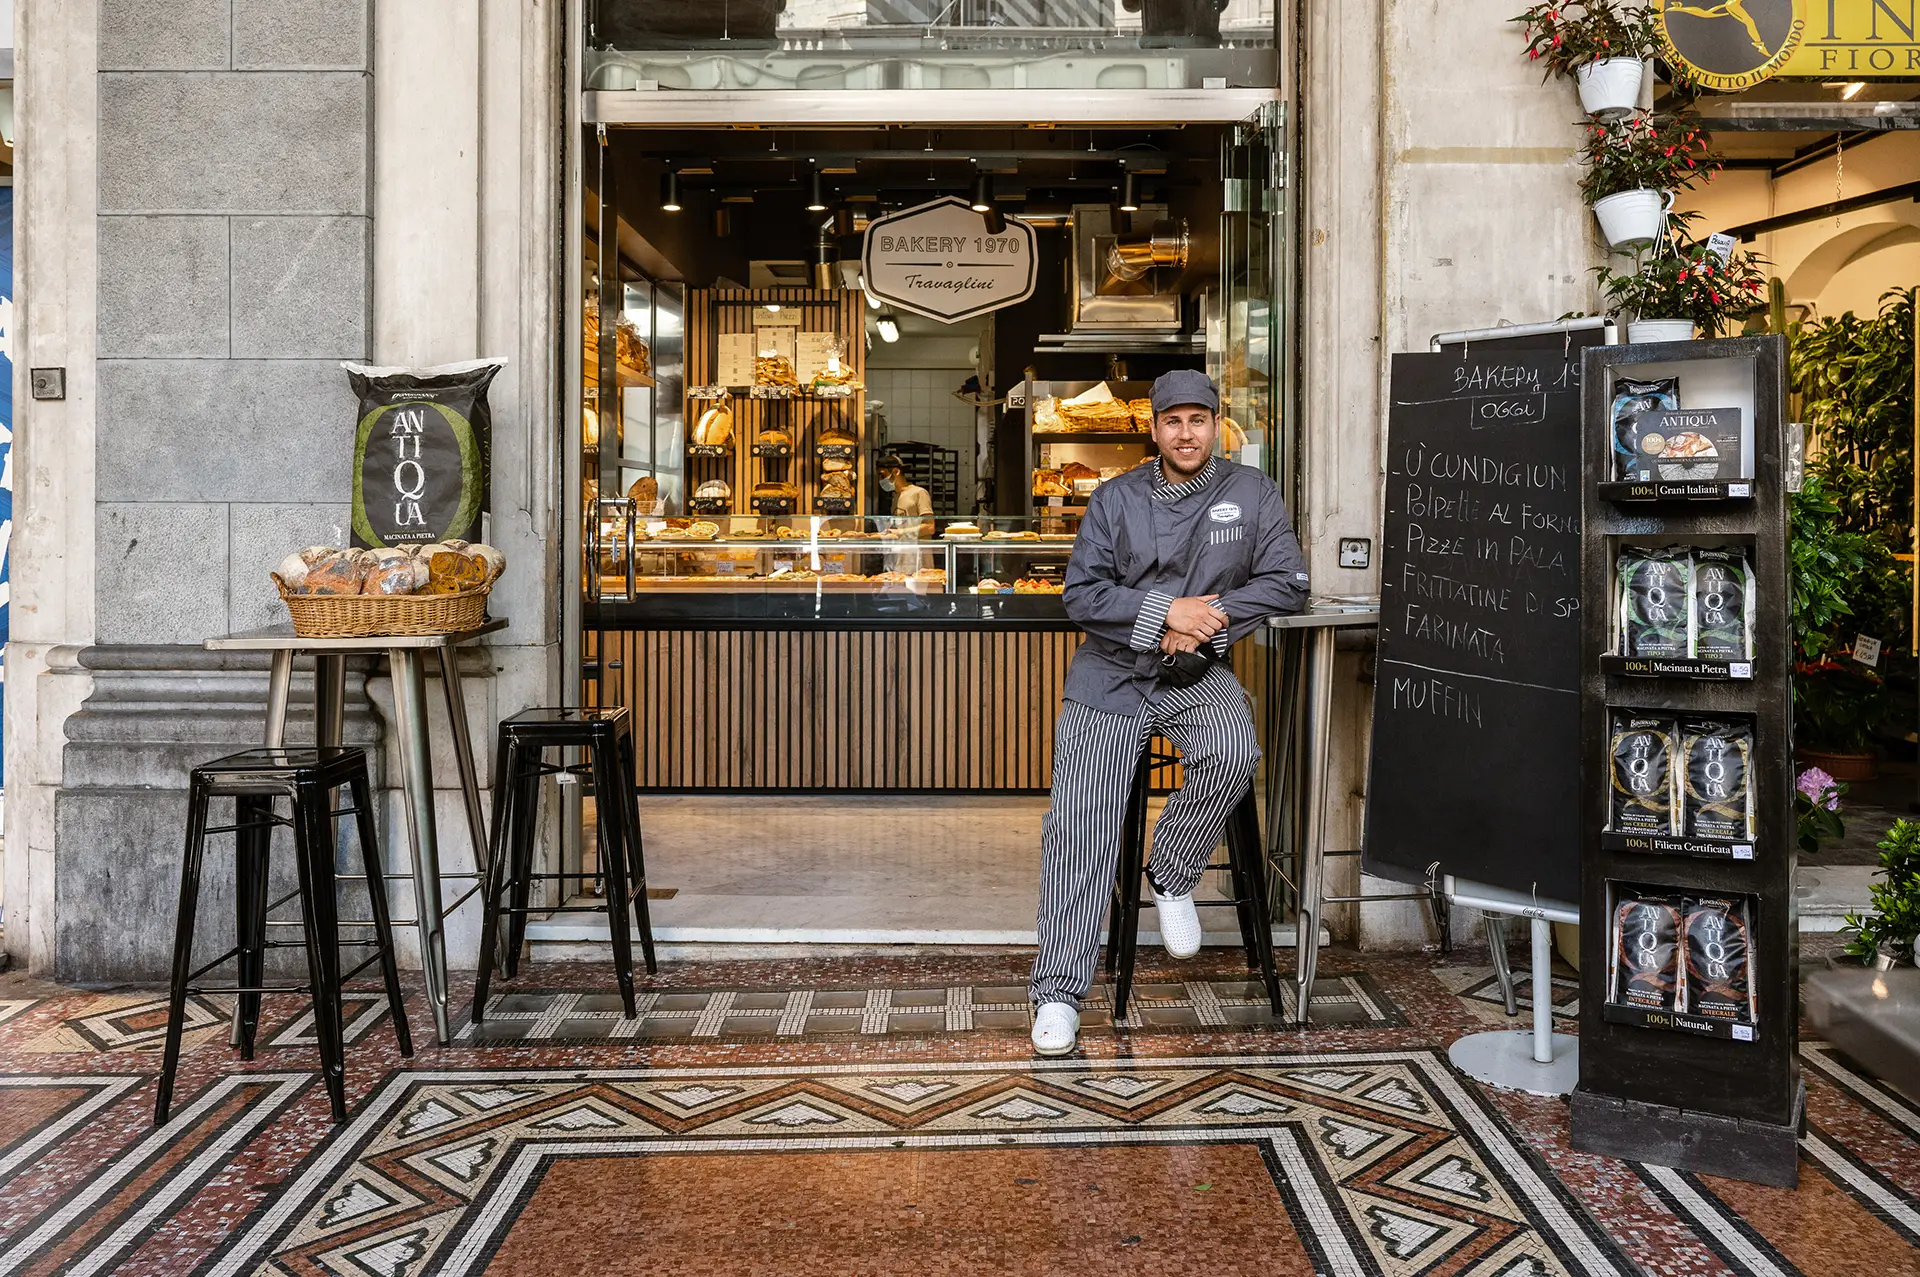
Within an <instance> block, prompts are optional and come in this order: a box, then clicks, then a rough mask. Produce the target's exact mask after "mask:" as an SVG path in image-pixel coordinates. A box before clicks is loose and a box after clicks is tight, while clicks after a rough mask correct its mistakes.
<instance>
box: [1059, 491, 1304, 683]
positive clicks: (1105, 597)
mask: <svg viewBox="0 0 1920 1277" xmlns="http://www.w3.org/2000/svg"><path fill="white" fill-rule="evenodd" d="M1205 594H1218V595H1219V596H1220V598H1219V600H1218V601H1217V602H1216V603H1215V604H1214V606H1215V607H1217V608H1219V609H1220V610H1221V611H1223V612H1225V613H1226V615H1227V628H1226V629H1225V630H1224V631H1222V632H1221V634H1220V635H1218V636H1216V638H1215V642H1214V648H1215V651H1216V653H1217V654H1224V652H1225V650H1226V648H1227V647H1228V646H1229V645H1230V644H1232V643H1233V642H1235V641H1237V640H1238V639H1240V638H1242V637H1244V636H1245V635H1247V634H1249V633H1251V632H1252V631H1253V630H1254V629H1255V628H1257V627H1258V626H1259V625H1260V624H1261V623H1262V622H1263V621H1264V620H1265V619H1266V618H1267V617H1269V616H1277V615H1287V614H1291V613H1296V612H1300V611H1302V610H1303V609H1304V608H1305V606H1306V602H1307V565H1306V560H1305V559H1304V557H1302V555H1301V553H1300V542H1299V541H1298V540H1297V539H1296V538H1295V537H1294V534H1293V524H1292V522H1291V521H1290V520H1289V519H1288V518H1287V506H1286V502H1284V501H1282V500H1281V498H1280V490H1279V489H1278V488H1276V487H1275V486H1274V483H1273V480H1271V479H1269V478H1267V476H1266V475H1264V474H1262V473H1261V472H1260V471H1258V470H1255V469H1253V468H1252V467H1251V466H1243V465H1237V464H1235V463H1234V462H1231V461H1227V460H1224V459H1222V458H1219V457H1215V458H1213V459H1212V460H1211V461H1209V462H1208V463H1207V466H1206V468H1205V469H1204V470H1203V471H1201V473H1200V474H1199V475H1197V476H1195V477H1194V478H1193V479H1191V480H1189V481H1187V482H1185V483H1179V484H1169V483H1168V482H1167V481H1166V476H1165V475H1164V474H1163V473H1162V470H1161V467H1160V465H1159V464H1158V463H1157V462H1156V463H1154V464H1152V465H1143V466H1136V467H1135V468H1134V469H1132V470H1129V471H1128V472H1127V473H1126V474H1123V475H1120V476H1119V477H1117V478H1114V479H1110V480H1108V481H1107V482H1106V483H1103V484H1101V485H1100V487H1099V488H1098V489H1096V490H1095V491H1094V494H1093V499H1092V501H1090V502H1089V503H1088V505H1087V513H1086V517H1085V518H1083V519H1082V520H1081V521H1080V533H1079V535H1078V536H1077V537H1076V538H1075V540H1074V544H1073V558H1072V559H1071V560H1069V562H1068V563H1067V584H1066V593H1065V595H1064V596H1063V599H1062V601H1063V602H1064V603H1065V604H1066V609H1067V615H1068V616H1070V617H1072V618H1073V621H1074V623H1075V624H1076V625H1078V626H1079V627H1080V628H1081V629H1082V630H1083V631H1085V633H1086V641H1085V642H1084V643H1082V644H1081V646H1080V650H1079V651H1078V652H1076V653H1075V654H1074V658H1073V665H1072V667H1071V668H1070V669H1069V670H1068V671H1067V684H1066V698H1067V699H1068V700H1070V701H1078V702H1079V703H1080V704H1082V705H1086V706H1088V707H1090V708H1092V709H1097V710H1103V711H1105V712H1106V713H1109V714H1137V713H1139V712H1140V709H1141V706H1142V705H1144V704H1145V702H1146V699H1147V697H1148V696H1150V695H1152V694H1153V692H1154V691H1155V688H1156V683H1157V678H1158V674H1159V670H1160V639H1161V637H1162V636H1163V635H1164V634H1165V632H1166V621H1167V609H1168V608H1169V607H1170V606H1172V604H1173V601H1174V600H1175V599H1177V598H1188V597H1192V596H1197V595H1205Z"/></svg>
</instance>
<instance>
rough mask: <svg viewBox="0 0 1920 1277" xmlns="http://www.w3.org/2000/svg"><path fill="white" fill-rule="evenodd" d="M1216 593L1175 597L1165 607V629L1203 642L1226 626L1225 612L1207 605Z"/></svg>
mask: <svg viewBox="0 0 1920 1277" xmlns="http://www.w3.org/2000/svg"><path fill="white" fill-rule="evenodd" d="M1219 597H1220V596H1219V595H1218V594H1203V595H1200V596H1198V597H1194V598H1184V599H1175V600H1174V601H1173V605H1172V606H1171V607H1169V608H1168V609H1167V629H1168V630H1170V631H1172V632H1173V633H1176V634H1184V635H1186V636H1187V637H1189V638H1192V639H1196V640H1198V641H1199V642H1202V643H1204V642H1205V641H1206V640H1208V639H1210V638H1212V637H1213V636H1214V635H1216V634H1218V633H1219V632H1220V631H1221V630H1224V629H1226V628H1227V614H1226V613H1225V612H1222V611H1220V610H1219V609H1217V608H1214V607H1211V606H1209V605H1210V604H1211V603H1212V602H1213V601H1214V600H1215V599H1217V598H1219Z"/></svg>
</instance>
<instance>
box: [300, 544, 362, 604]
mask: <svg viewBox="0 0 1920 1277" xmlns="http://www.w3.org/2000/svg"><path fill="white" fill-rule="evenodd" d="M372 569H373V556H372V555H371V554H369V553H368V552H367V551H365V550H329V551H327V553H326V555H325V557H323V558H322V559H321V560H320V561H319V562H318V563H315V564H313V565H312V566H311V567H309V568H308V569H307V579H306V583H305V584H304V585H303V586H302V587H301V588H300V589H299V590H298V591H297V593H300V594H328V595H333V594H363V593H365V592H366V584H367V574H368V573H369V572H371V571H372Z"/></svg>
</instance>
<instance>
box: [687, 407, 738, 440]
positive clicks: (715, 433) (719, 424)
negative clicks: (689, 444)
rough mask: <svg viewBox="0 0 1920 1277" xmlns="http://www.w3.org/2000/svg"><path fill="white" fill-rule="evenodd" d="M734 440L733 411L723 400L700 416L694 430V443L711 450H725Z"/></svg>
mask: <svg viewBox="0 0 1920 1277" xmlns="http://www.w3.org/2000/svg"><path fill="white" fill-rule="evenodd" d="M732 438H733V411H732V410H731V409H730V408H728V407H727V401H726V400H724V399H722V400H721V401H720V402H719V403H717V404H715V405H713V407H711V408H709V409H707V410H706V411H705V412H703V413H701V414H700V420H699V422H698V423H697V424H696V425H695V426H694V428H693V441H694V442H695V443H697V444H701V445H702V446H705V447H710V448H723V447H725V446H726V445H727V443H728V442H729V441H731V440H732Z"/></svg>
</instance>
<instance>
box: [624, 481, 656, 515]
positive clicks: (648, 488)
mask: <svg viewBox="0 0 1920 1277" xmlns="http://www.w3.org/2000/svg"><path fill="white" fill-rule="evenodd" d="M659 499H660V481H659V480H658V479H656V478H654V477H653V476H652V475H650V474H648V475H642V476H640V477H639V478H638V479H635V480H634V481H633V486H632V487H631V488H628V489H627V500H629V501H631V502H633V503H634V504H635V505H643V506H647V507H649V508H651V507H652V505H653V503H654V502H656V501H658V500H659Z"/></svg>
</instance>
